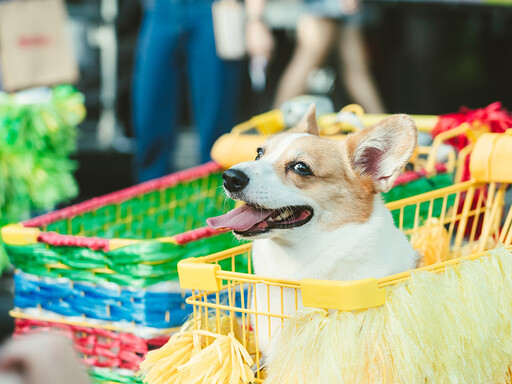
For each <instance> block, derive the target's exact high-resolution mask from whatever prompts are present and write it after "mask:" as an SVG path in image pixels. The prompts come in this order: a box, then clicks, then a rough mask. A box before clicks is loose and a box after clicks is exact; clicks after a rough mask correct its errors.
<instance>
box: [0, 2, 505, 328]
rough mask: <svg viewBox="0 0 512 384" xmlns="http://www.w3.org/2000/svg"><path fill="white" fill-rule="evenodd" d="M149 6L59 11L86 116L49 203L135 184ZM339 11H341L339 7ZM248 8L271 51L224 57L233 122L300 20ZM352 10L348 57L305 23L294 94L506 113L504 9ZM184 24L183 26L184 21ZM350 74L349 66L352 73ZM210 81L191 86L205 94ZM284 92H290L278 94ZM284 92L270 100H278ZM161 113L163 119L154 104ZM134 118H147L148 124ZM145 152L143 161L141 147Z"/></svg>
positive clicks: (383, 105) (480, 5)
mask: <svg viewBox="0 0 512 384" xmlns="http://www.w3.org/2000/svg"><path fill="white" fill-rule="evenodd" d="M161 1H163V0H146V1H142V0H68V1H66V2H65V10H66V12H67V15H68V21H67V24H66V29H65V30H66V35H67V36H66V38H67V39H68V41H69V42H70V46H71V51H72V55H73V56H74V58H75V60H76V63H77V65H78V71H79V77H78V80H77V81H76V83H75V84H74V86H75V87H76V89H77V90H78V91H79V92H81V93H82V94H83V95H84V102H85V111H86V115H85V118H84V119H83V120H82V121H81V123H80V124H79V125H78V136H77V145H76V150H75V151H74V152H73V153H72V155H71V157H72V159H73V160H74V161H76V170H75V171H74V173H73V174H74V176H75V178H76V182H77V185H78V190H77V193H75V194H74V195H75V197H74V198H73V199H71V200H69V199H68V200H67V201H65V202H64V203H58V204H55V205H56V206H64V205H68V204H70V203H73V202H80V201H84V200H87V199H90V198H92V197H95V196H99V195H103V194H106V193H109V192H112V191H115V190H118V189H121V188H124V187H127V186H130V185H133V184H135V183H137V182H138V181H142V180H143V179H144V177H141V176H140V174H137V172H136V157H135V156H136V151H137V148H138V144H139V147H140V143H138V139H137V135H136V133H135V132H136V127H135V126H134V113H133V111H134V96H133V95H134V83H135V82H137V81H138V80H139V81H140V79H138V80H137V77H136V74H137V73H138V72H137V71H136V69H135V67H136V57H137V55H136V53H137V46H138V42H139V39H142V38H141V37H140V36H141V35H142V33H141V31H140V28H141V25H142V23H143V15H144V10H145V9H146V12H148V15H147V17H149V13H150V12H153V13H156V14H153V15H152V17H153V18H154V19H153V21H152V23H157V22H159V23H163V25H164V26H172V25H173V23H174V22H175V20H174V19H173V18H172V17H171V16H172V15H167V16H169V18H168V19H162V20H160V19H159V17H160V18H163V17H164V16H162V15H159V14H158V9H155V8H154V7H155V3H159V2H161ZM172 1H174V0H169V2H172ZM194 1H197V2H204V3H205V4H207V5H208V7H210V6H211V2H206V0H183V1H182V2H183V3H192V2H194ZM4 2H5V1H4ZM0 3H2V2H0ZM249 3H250V2H247V4H249ZM349 3H350V2H349ZM261 4H263V5H261ZM347 4H348V3H347ZM347 4H345V5H346V6H347V9H349V7H350V4H348V5H347ZM253 6H254V5H253ZM258 6H261V7H262V9H263V12H262V14H261V15H259V14H257V15H255V17H256V18H257V19H258V22H259V21H264V24H265V27H266V28H268V31H269V32H270V33H271V36H272V45H273V46H272V48H269V49H268V51H266V52H264V54H263V56H264V58H265V60H264V63H263V64H261V63H260V64H258V62H257V61H254V57H252V59H251V58H249V57H250V56H246V57H244V58H242V59H239V60H236V61H237V69H236V70H237V71H239V72H240V73H239V75H238V76H237V80H236V81H237V83H236V87H238V94H237V95H236V96H234V97H235V98H236V101H237V102H238V103H239V105H238V106H237V107H236V110H235V111H234V112H235V113H234V114H235V116H234V120H233V124H236V123H240V122H243V121H245V120H247V119H249V118H250V117H252V116H254V115H257V114H260V113H262V112H265V111H268V110H270V109H272V108H274V107H276V106H279V104H280V102H279V101H277V100H276V98H278V97H277V96H276V94H277V93H278V88H279V87H280V85H279V84H280V81H281V80H280V79H284V78H283V74H285V71H286V68H287V66H288V64H289V63H290V61H291V60H293V58H294V55H296V51H295V50H296V47H297V46H298V44H299V46H301V44H302V43H301V42H300V41H299V42H298V38H297V33H296V32H297V25H298V22H299V18H300V17H301V16H302V15H303V4H302V3H301V2H298V1H292V0H282V1H277V0H269V1H268V2H266V3H263V2H260V5H258V4H256V5H255V7H256V8H258ZM356 8H357V10H356V11H355V12H354V11H350V10H349V11H347V12H348V13H350V14H351V15H353V14H356V15H359V17H358V19H357V20H356V22H355V25H357V33H358V35H357V37H356V38H357V39H360V40H357V44H355V46H353V47H352V48H353V50H352V51H351V50H348V51H347V50H345V52H343V53H341V54H340V52H339V50H338V48H340V45H341V44H342V42H344V41H345V40H346V39H348V38H349V37H347V36H350V35H349V34H348V32H345V35H341V34H339V33H338V32H337V31H336V32H333V30H334V29H333V28H335V27H334V24H329V25H313V26H312V27H311V26H310V28H313V30H312V31H311V30H310V29H308V27H307V26H306V27H305V29H304V32H303V33H304V34H305V36H303V37H304V38H305V41H307V40H308V37H311V38H313V42H311V41H310V42H308V43H305V44H306V47H304V46H303V48H305V49H306V51H305V53H302V54H303V55H306V56H305V57H310V56H308V52H307V49H310V48H311V47H309V48H308V47H307V44H311V45H312V47H313V48H315V46H317V45H318V46H320V45H322V44H324V43H325V42H324V43H322V42H320V41H319V43H318V44H316V40H315V39H314V36H316V35H315V34H319V35H320V36H325V35H323V33H324V32H323V31H324V29H322V28H327V30H326V32H325V34H329V36H330V39H331V41H330V42H329V44H327V43H325V45H326V46H325V47H323V48H322V49H320V48H319V50H322V52H318V51H315V49H313V53H311V54H318V55H320V56H322V57H321V60H320V59H319V60H318V63H314V65H312V67H311V68H306V69H304V68H301V69H300V70H302V71H306V72H307V81H305V80H304V79H302V80H301V81H302V82H304V83H305V85H304V87H303V88H304V89H303V90H304V91H305V92H302V93H314V94H320V95H325V96H327V97H328V98H330V99H331V100H332V103H333V105H334V107H335V109H336V110H339V109H340V108H341V107H342V106H344V105H346V104H349V103H353V102H357V103H360V104H363V106H364V104H365V102H368V105H370V106H371V107H370V108H366V109H367V110H368V111H369V112H387V113H402V112H405V113H411V114H444V113H449V112H456V111H458V110H459V108H460V107H461V106H467V107H469V108H481V107H485V106H487V105H488V104H490V103H492V102H495V101H501V102H502V103H503V106H504V107H505V108H508V109H509V110H510V109H511V108H512V92H511V88H512V70H511V68H512V49H511V47H512V3H507V2H506V1H501V2H494V3H493V2H485V1H477V0H474V1H473V0H472V1H450V0H445V1H429V0H418V1H397V0H365V1H364V3H360V4H356ZM174 16H175V15H174ZM185 16H186V17H189V18H190V19H191V20H194V19H195V14H194V13H191V14H189V15H188V16H187V15H185ZM185 16H184V17H185ZM323 16H325V14H324V15H323ZM328 18H329V17H328ZM332 19H335V21H334V22H333V23H335V24H336V28H337V27H338V24H339V23H341V24H343V23H346V24H347V25H349V26H350V25H351V23H352V22H353V20H349V19H347V20H345V18H344V17H340V16H339V15H337V14H336V16H334V17H332ZM151 25H153V24H151ZM315 28H316V29H315ZM310 32H311V33H310ZM299 36H300V34H299ZM343 39H345V40H343ZM343 44H345V43H343ZM346 46H347V45H343V47H346ZM349 46H350V45H349ZM260 48H261V47H260ZM139 49H141V48H139ZM257 49H258V47H256V50H257ZM341 49H343V48H341ZM294 52H295V53H294ZM361 52H362V53H361ZM361 54H363V56H364V59H363V60H362V64H361V62H359V64H358V63H356V64H354V63H352V64H351V62H350V59H351V58H354V57H356V58H357V56H358V55H361ZM143 55H144V54H143ZM162 55H164V52H163V51H162ZM299 58H300V57H299ZM146 59H147V58H146ZM179 59H180V58H179V57H178V60H179ZM141 60H142V59H141ZM146 61H147V60H146ZM299 62H300V60H299ZM207 65H208V64H206V63H205V66H207ZM258 65H260V66H259V67H258ZM351 65H352V67H354V65H355V69H354V68H352V71H350V66H351ZM358 65H359V67H358ZM361 65H363V67H364V68H363V70H364V71H366V73H363V75H361V73H359V71H358V68H360V66H361ZM258 71H259V72H258ZM184 73H185V72H184ZM262 73H263V75H262ZM251 75H252V77H251ZM165 76H166V74H165V73H163V74H158V73H154V76H153V78H152V80H151V81H153V82H156V83H158V82H159V81H167V80H164V77H165ZM258 76H259V77H258ZM261 76H263V79H262V77H261ZM359 76H362V77H363V78H364V77H365V76H366V80H365V79H363V80H361V81H363V82H364V81H368V76H369V79H370V80H369V81H371V83H372V84H371V88H372V89H373V90H372V91H371V92H374V93H375V94H374V95H373V96H368V95H366V96H361V95H358V93H357V90H358V89H360V88H363V87H367V84H366V85H365V84H359V83H358V82H357V81H355V82H351V81H350V79H357V78H359ZM186 77H187V75H186V74H183V75H179V76H178V77H177V79H178V80H177V81H179V82H180V83H181V82H182V83H183V84H181V86H180V88H179V90H178V91H177V94H176V95H175V96H176V97H177V98H178V99H179V100H180V103H179V104H176V111H175V116H174V117H173V118H174V121H175V122H176V129H175V131H174V133H173V135H172V141H173V143H174V149H175V150H174V152H173V154H172V156H173V157H172V160H170V159H167V161H168V162H169V163H171V162H172V167H169V169H172V170H180V169H185V168H188V167H191V166H193V165H196V164H199V163H200V162H201V161H202V157H201V151H200V146H199V142H200V134H199V132H198V129H197V121H198V116H201V112H202V110H201V111H200V112H198V111H197V110H198V107H197V105H200V103H199V104H197V105H196V106H195V107H194V105H193V104H194V103H192V102H191V100H194V95H192V93H197V92H198V91H197V90H191V89H190V87H189V84H188V83H187V81H184V80H185V78H186ZM347 79H348V80H347ZM210 80H211V79H206V80H204V81H202V82H200V84H196V86H198V87H199V88H200V87H201V85H202V84H203V85H204V86H206V85H207V84H208V81H210ZM149 81H150V80H144V81H140V82H141V83H142V85H139V86H140V87H143V86H144V85H147V84H148V82H149ZM283 81H284V80H283ZM292 85H293V84H292ZM282 86H283V87H285V88H286V86H284V85H282ZM292 88H293V87H292ZM281 91H282V89H281ZM146 92H149V93H150V95H149V96H148V97H152V100H151V101H149V100H148V102H147V103H149V104H151V103H158V97H159V95H155V94H154V93H152V92H151V88H150V87H149V88H148V90H146ZM292 93H293V90H292V91H289V94H292ZM286 94H287V93H286V92H284V91H282V93H281V96H282V95H286ZM146 96H147V95H146ZM141 97H142V96H140V95H139V98H138V99H137V97H136V98H135V99H137V100H139V101H138V102H140V98H141ZM154 98H156V99H157V100H156V101H155V100H153V99H154ZM368 98H369V99H371V100H370V101H368V100H369V99H368ZM375 100H377V101H375ZM281 101H282V100H281ZM162 108H163V109H164V110H165V108H166V106H165V105H163V106H162ZM199 109H200V108H199ZM372 109H373V110H372ZM194 110H195V111H196V114H194ZM141 113H142V114H144V113H146V114H151V113H152V112H151V111H144V112H141ZM211 113H213V114H214V111H212V112H211ZM208 116H210V115H208ZM142 120H143V119H142ZM146 121H150V122H151V121H152V120H151V119H150V118H148V119H147V120H146ZM149 124H150V125H151V124H152V123H149ZM233 124H231V125H230V126H223V130H224V131H227V130H229V129H231V127H232V125H233ZM147 129H149V128H147ZM146 149H147V151H148V152H149V153H151V152H152V149H151V147H149V149H148V148H146ZM203 152H204V149H203ZM203 158H204V153H203ZM44 210H45V209H43V211H44ZM32 213H34V212H32ZM6 276H7V277H5V276H4V279H2V284H3V288H2V298H1V300H0V307H1V308H0V313H1V315H2V319H1V321H0V326H2V330H1V331H2V334H3V335H6V334H8V333H9V332H10V331H11V330H12V320H10V319H9V318H8V316H7V311H8V309H10V308H11V307H12V296H11V295H12V281H11V280H10V279H9V274H7V275H6Z"/></svg>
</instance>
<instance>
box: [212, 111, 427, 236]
mask: <svg viewBox="0 0 512 384" xmlns="http://www.w3.org/2000/svg"><path fill="white" fill-rule="evenodd" d="M416 138H417V131H416V126H415V124H414V121H413V119H412V118H410V117H409V116H406V115H395V116H391V117H388V118H386V119H384V120H382V121H380V122H379V123H377V124H376V125H374V126H372V127H370V128H367V129H364V130H362V131H360V132H357V133H354V134H351V135H349V136H348V137H347V138H346V139H345V140H343V141H334V140H330V139H326V138H321V137H320V136H319V135H318V127H317V124H316V116H315V108H314V106H312V107H310V109H309V110H308V112H307V113H306V115H305V116H304V117H303V119H302V120H301V122H300V123H299V124H298V125H297V127H295V128H293V129H292V130H289V131H287V132H286V133H281V134H278V135H275V136H273V137H271V138H269V139H268V140H267V142H266V143H265V145H263V146H262V147H261V148H258V151H257V152H258V153H257V156H256V159H255V160H254V161H248V162H244V163H240V164H237V165H235V166H233V167H231V168H230V169H228V170H227V171H225V172H224V174H223V179H224V188H225V190H226V193H227V194H228V196H229V197H230V198H232V199H235V200H241V201H244V202H245V203H247V204H246V205H244V206H242V207H240V208H236V209H234V210H232V211H231V212H229V213H227V214H226V215H223V216H219V217H216V218H211V219H209V220H208V224H209V225H210V226H212V227H213V228H230V229H232V230H233V231H234V233H235V234H236V235H238V236H239V237H243V238H254V239H256V238H263V237H282V238H285V237H286V236H288V234H290V233H291V231H293V233H294V234H297V233H298V231H303V230H310V229H312V228H311V227H312V226H316V229H317V230H321V231H331V230H334V229H336V228H339V227H340V226H342V225H345V224H348V223H363V222H365V221H366V220H368V218H369V217H370V215H371V213H372V208H373V201H374V199H373V196H374V195H375V194H376V193H379V192H387V191H389V190H390V189H391V187H392V186H393V182H394V181H395V179H396V177H397V176H398V175H399V173H400V172H401V171H402V169H403V168H404V166H405V164H406V163H407V161H408V160H409V158H410V157H411V155H412V154H413V151H414V148H415V145H416Z"/></svg>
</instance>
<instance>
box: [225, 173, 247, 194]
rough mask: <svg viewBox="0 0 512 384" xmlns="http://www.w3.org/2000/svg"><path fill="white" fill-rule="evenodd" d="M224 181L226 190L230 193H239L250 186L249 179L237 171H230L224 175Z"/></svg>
mask: <svg viewBox="0 0 512 384" xmlns="http://www.w3.org/2000/svg"><path fill="white" fill-rule="evenodd" d="M222 178H223V179H224V188H226V189H227V190H228V191H229V192H238V191H241V190H242V189H244V188H245V186H246V185H247V184H249V177H247V175H246V174H245V173H243V172H242V171H239V170H237V169H228V170H227V171H225V172H224V173H223V174H222Z"/></svg>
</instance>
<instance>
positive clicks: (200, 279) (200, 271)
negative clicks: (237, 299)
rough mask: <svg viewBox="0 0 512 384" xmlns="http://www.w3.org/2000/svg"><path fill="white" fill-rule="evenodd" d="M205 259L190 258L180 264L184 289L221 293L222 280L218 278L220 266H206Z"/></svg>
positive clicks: (179, 272)
mask: <svg viewBox="0 0 512 384" xmlns="http://www.w3.org/2000/svg"><path fill="white" fill-rule="evenodd" d="M202 260H203V258H202V257H198V258H193V257H192V258H189V259H185V260H181V261H180V262H179V263H178V276H179V279H180V286H181V288H182V289H199V290H203V291H210V292H219V291H220V289H221V288H222V280H221V279H219V278H217V271H219V270H220V265H218V264H206V263H203V262H202Z"/></svg>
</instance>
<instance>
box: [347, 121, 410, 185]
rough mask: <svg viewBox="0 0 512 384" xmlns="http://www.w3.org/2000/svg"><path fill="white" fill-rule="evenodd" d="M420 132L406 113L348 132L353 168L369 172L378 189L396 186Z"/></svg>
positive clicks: (361, 173)
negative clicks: (356, 131) (353, 132)
mask: <svg viewBox="0 0 512 384" xmlns="http://www.w3.org/2000/svg"><path fill="white" fill-rule="evenodd" d="M417 137H418V132H417V129H416V124H415V123H414V120H413V119H412V118H411V117H409V116H407V115H394V116H390V117H388V118H386V119H384V120H381V121H380V122H378V123H377V124H375V125H374V126H372V127H370V128H367V129H364V130H362V131H360V132H358V133H355V134H352V135H349V136H348V137H347V139H346V146H347V147H346V148H347V150H348V155H349V159H350V162H351V165H352V168H353V169H354V171H355V172H356V173H358V174H360V175H367V176H370V177H371V178H372V180H373V186H374V190H375V192H387V191H389V190H390V189H391V187H392V186H393V183H394V181H395V179H396V178H397V176H398V175H399V174H400V172H401V171H402V169H403V168H404V166H405V165H406V164H407V161H408V160H409V159H410V157H411V156H412V154H413V152H414V149H415V147H416V141H417Z"/></svg>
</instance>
